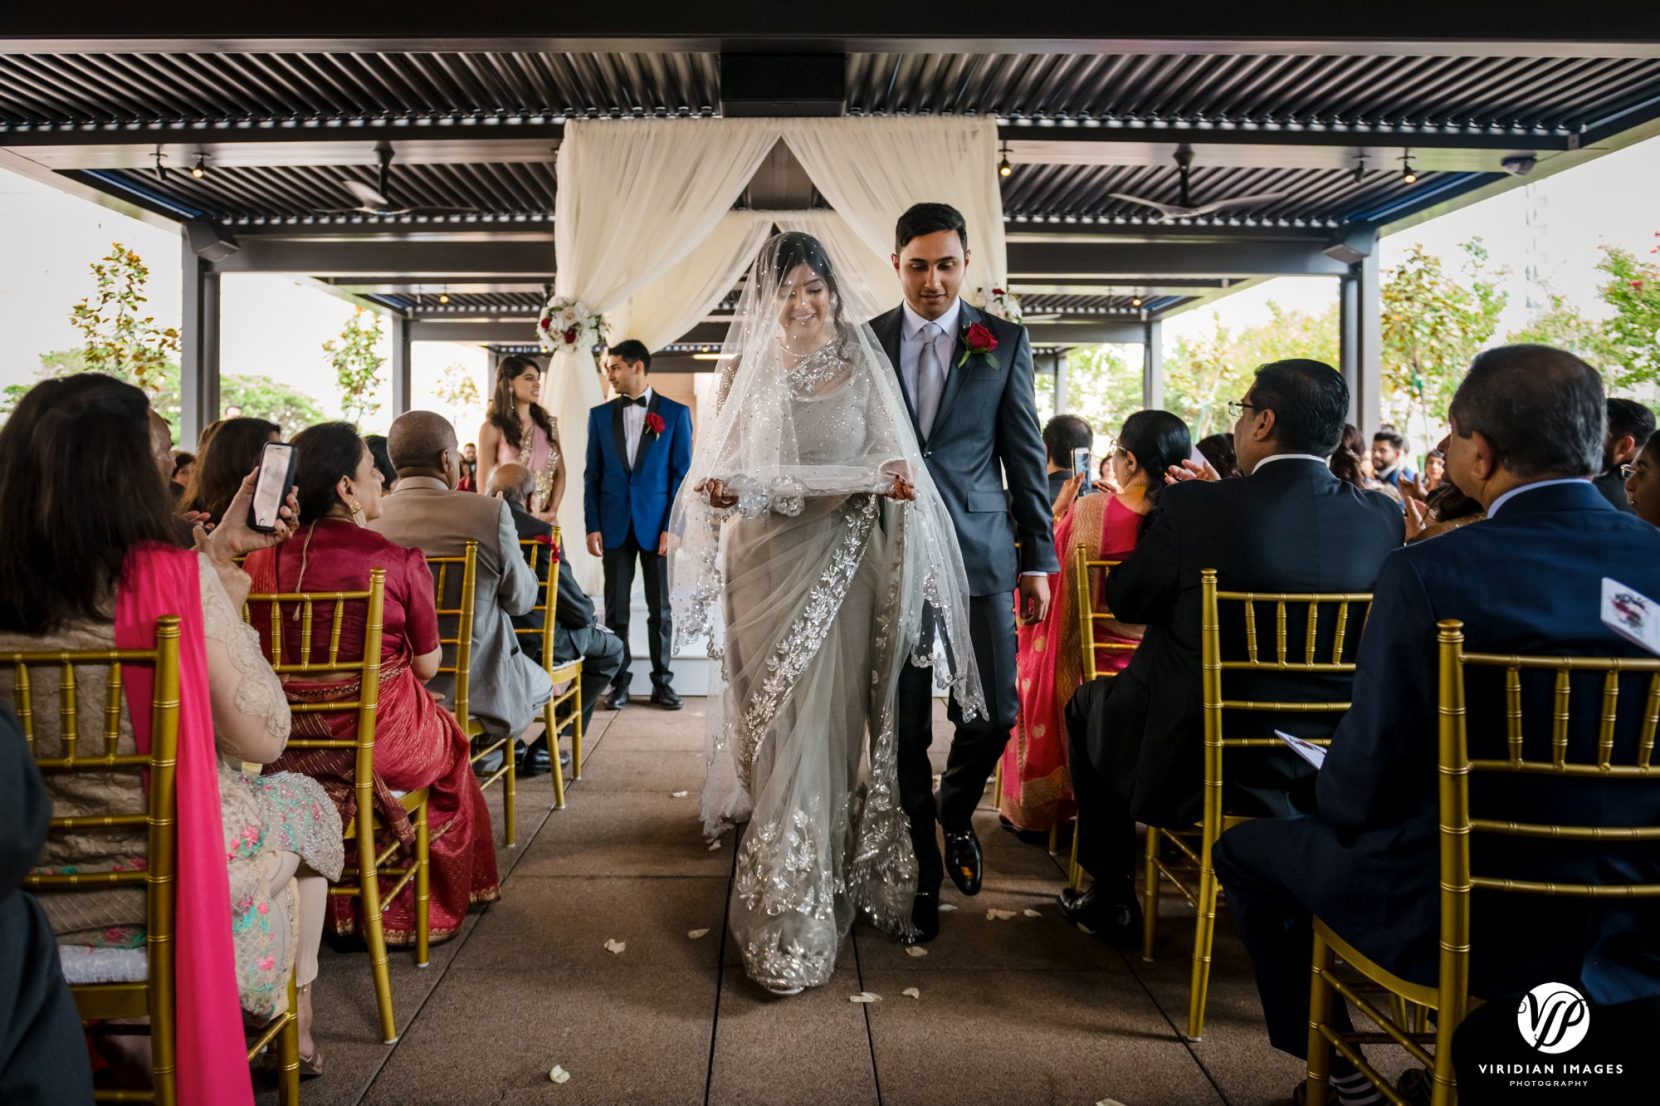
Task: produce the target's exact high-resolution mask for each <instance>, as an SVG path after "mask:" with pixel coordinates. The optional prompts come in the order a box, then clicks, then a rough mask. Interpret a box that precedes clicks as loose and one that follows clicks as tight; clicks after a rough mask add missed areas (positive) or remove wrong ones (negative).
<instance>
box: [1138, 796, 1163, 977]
mask: <svg viewBox="0 0 1660 1106" xmlns="http://www.w3.org/2000/svg"><path fill="white" fill-rule="evenodd" d="M1145 846H1146V862H1145V864H1144V865H1143V870H1142V877H1141V878H1142V886H1141V958H1142V959H1143V960H1145V961H1147V962H1148V963H1149V964H1150V963H1152V961H1153V939H1154V937H1155V936H1156V935H1157V934H1158V926H1159V892H1161V891H1162V890H1164V889H1163V888H1162V887H1160V886H1159V828H1158V827H1157V826H1148V827H1147V840H1146V842H1145Z"/></svg>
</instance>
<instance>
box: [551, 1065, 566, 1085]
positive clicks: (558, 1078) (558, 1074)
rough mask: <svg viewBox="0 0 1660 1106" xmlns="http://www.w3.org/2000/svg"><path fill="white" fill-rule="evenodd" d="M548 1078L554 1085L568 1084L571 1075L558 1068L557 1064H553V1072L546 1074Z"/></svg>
mask: <svg viewBox="0 0 1660 1106" xmlns="http://www.w3.org/2000/svg"><path fill="white" fill-rule="evenodd" d="M548 1078H549V1079H551V1080H553V1081H554V1082H555V1083H569V1082H570V1081H571V1073H570V1072H568V1071H566V1070H565V1069H564V1068H562V1067H560V1066H559V1065H558V1064H555V1065H553V1070H552V1071H550V1072H548Z"/></svg>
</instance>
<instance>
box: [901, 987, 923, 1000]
mask: <svg viewBox="0 0 1660 1106" xmlns="http://www.w3.org/2000/svg"><path fill="white" fill-rule="evenodd" d="M899 993H900V994H902V995H904V996H906V997H907V998H921V997H922V992H921V991H919V990H917V989H916V988H915V987H907V988H905V989H904V990H903V991H901V992H899Z"/></svg>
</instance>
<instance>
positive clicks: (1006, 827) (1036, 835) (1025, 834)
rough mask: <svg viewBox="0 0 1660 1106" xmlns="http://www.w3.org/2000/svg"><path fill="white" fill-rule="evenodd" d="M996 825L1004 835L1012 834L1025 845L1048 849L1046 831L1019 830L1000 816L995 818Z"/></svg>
mask: <svg viewBox="0 0 1660 1106" xmlns="http://www.w3.org/2000/svg"><path fill="white" fill-rule="evenodd" d="M997 824H998V825H999V826H1001V827H1002V828H1003V831H1004V832H1005V833H1012V834H1014V835H1015V838H1016V839H1017V840H1019V841H1022V842H1024V843H1025V844H1027V845H1042V846H1043V847H1044V848H1048V847H1049V834H1048V832H1047V831H1046V830H1028V829H1021V828H1020V827H1019V826H1017V825H1015V824H1014V823H1013V822H1011V821H1009V820H1008V819H1007V818H1005V817H1004V816H1003V815H1001V814H999V815H998V816H997Z"/></svg>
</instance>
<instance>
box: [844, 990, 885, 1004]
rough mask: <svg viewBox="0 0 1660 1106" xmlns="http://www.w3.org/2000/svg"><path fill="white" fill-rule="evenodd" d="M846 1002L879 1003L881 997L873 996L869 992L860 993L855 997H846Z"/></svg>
mask: <svg viewBox="0 0 1660 1106" xmlns="http://www.w3.org/2000/svg"><path fill="white" fill-rule="evenodd" d="M847 1001H848V1002H881V1001H882V996H881V995H873V994H871V993H870V992H869V991H860V992H859V993H858V994H856V995H848V996H847Z"/></svg>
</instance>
